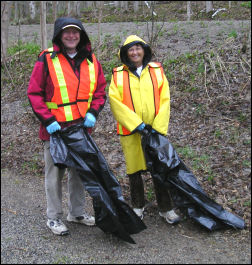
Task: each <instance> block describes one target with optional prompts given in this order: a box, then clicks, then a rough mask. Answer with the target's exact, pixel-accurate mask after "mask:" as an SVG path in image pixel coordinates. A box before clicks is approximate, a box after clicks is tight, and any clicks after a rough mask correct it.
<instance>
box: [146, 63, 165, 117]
mask: <svg viewBox="0 0 252 265" xmlns="http://www.w3.org/2000/svg"><path fill="white" fill-rule="evenodd" d="M149 72H150V76H151V80H152V83H153V94H154V102H155V114H156V115H157V114H158V112H159V107H160V94H161V91H162V87H163V81H164V80H163V74H164V73H163V67H161V64H160V63H149Z"/></svg>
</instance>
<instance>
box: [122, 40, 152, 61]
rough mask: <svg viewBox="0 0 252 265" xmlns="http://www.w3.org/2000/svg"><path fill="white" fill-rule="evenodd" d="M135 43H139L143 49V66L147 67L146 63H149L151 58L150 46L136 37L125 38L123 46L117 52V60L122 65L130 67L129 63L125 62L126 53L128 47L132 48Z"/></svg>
mask: <svg viewBox="0 0 252 265" xmlns="http://www.w3.org/2000/svg"><path fill="white" fill-rule="evenodd" d="M137 43H141V44H142V46H143V48H144V54H145V55H144V65H147V63H149V62H150V60H151V56H152V52H151V48H150V46H149V45H148V44H147V43H146V42H145V41H144V40H143V39H141V38H140V37H138V36H137V35H130V36H128V37H127V39H126V40H125V42H124V44H123V46H122V47H121V48H120V50H119V52H118V56H119V58H120V60H121V61H122V63H123V64H125V65H127V66H130V65H129V61H128V60H127V57H128V56H127V51H128V49H129V48H130V47H132V46H133V45H135V44H137Z"/></svg>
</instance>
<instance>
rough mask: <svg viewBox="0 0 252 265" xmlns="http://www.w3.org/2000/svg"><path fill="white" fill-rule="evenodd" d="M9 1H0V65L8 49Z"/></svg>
mask: <svg viewBox="0 0 252 265" xmlns="http://www.w3.org/2000/svg"><path fill="white" fill-rule="evenodd" d="M9 9H10V1H1V63H2V62H5V60H6V57H7V47H8V30H9Z"/></svg>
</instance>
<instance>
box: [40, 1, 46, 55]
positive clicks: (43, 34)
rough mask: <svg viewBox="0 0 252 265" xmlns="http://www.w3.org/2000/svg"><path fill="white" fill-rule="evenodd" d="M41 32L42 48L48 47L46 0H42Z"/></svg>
mask: <svg viewBox="0 0 252 265" xmlns="http://www.w3.org/2000/svg"><path fill="white" fill-rule="evenodd" d="M40 5H41V9H40V31H41V32H40V34H41V48H42V50H45V49H46V48H47V34H46V1H40Z"/></svg>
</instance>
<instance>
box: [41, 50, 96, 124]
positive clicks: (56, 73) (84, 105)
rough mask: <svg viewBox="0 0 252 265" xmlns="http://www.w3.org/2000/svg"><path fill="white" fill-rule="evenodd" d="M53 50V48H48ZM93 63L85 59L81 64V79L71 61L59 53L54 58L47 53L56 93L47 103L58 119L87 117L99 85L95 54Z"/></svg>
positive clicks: (69, 119)
mask: <svg viewBox="0 0 252 265" xmlns="http://www.w3.org/2000/svg"><path fill="white" fill-rule="evenodd" d="M48 51H52V49H48ZM92 57H93V63H92V62H90V61H89V60H88V59H85V60H84V61H83V62H82V63H81V65H80V80H79V79H78V78H77V76H76V75H75V73H74V71H73V69H72V67H71V65H70V63H69V62H68V61H67V59H66V58H65V57H64V56H63V55H62V54H58V55H56V56H55V57H54V58H53V59H51V57H50V53H48V54H46V58H47V63H48V69H49V73H50V76H51V79H52V82H53V85H54V95H53V97H52V100H51V102H46V105H47V107H48V108H49V109H51V112H52V114H53V115H55V117H56V119H57V121H59V122H65V121H72V120H76V119H79V118H81V117H85V115H86V112H87V110H88V109H89V108H90V103H91V101H92V97H93V93H94V92H95V90H96V86H97V77H98V65H97V61H96V58H95V56H94V55H92Z"/></svg>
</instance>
